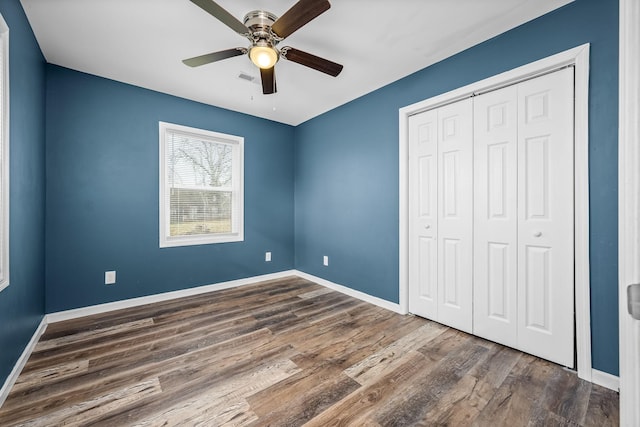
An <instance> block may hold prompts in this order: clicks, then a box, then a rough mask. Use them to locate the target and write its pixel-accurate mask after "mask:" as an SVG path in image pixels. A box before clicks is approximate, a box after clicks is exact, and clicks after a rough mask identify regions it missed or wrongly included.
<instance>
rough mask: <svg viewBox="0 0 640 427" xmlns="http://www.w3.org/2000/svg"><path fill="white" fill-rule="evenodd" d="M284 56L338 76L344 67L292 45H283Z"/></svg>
mask: <svg viewBox="0 0 640 427" xmlns="http://www.w3.org/2000/svg"><path fill="white" fill-rule="evenodd" d="M282 57H283V58H286V59H288V60H289V61H293V62H297V63H298V64H300V65H304V66H305V67H309V68H313V69H314V70H317V71H320V72H322V73H325V74H329V75H330V76H333V77H337V76H338V74H340V72H341V71H342V68H343V67H342V65H340V64H338V63H336V62H333V61H329V60H328V59H324V58H320V57H319V56H315V55H312V54H310V53H307V52H303V51H301V50H298V49H294V48H292V47H283V48H282Z"/></svg>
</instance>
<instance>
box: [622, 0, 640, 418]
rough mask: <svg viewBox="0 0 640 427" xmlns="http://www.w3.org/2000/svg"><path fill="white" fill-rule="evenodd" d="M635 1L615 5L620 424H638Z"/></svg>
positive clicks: (639, 106)
mask: <svg viewBox="0 0 640 427" xmlns="http://www.w3.org/2000/svg"><path fill="white" fill-rule="evenodd" d="M638 22H640V2H638V1H637V0H620V80H619V81H620V88H619V111H620V122H619V151H618V156H619V157H618V173H619V176H618V187H619V193H618V227H619V230H618V257H619V259H618V262H619V266H618V268H619V273H618V277H619V279H618V281H619V283H618V298H619V305H618V310H619V313H618V315H619V324H620V425H621V426H623V427H631V426H638V425H640V405H638V402H640V362H639V361H640V320H635V319H633V318H632V317H631V316H630V315H629V313H628V311H627V286H629V285H630V284H633V283H640V121H638V117H640V56H639V55H638V48H639V47H640V26H639V25H638Z"/></svg>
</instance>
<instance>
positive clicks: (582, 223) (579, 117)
mask: <svg viewBox="0 0 640 427" xmlns="http://www.w3.org/2000/svg"><path fill="white" fill-rule="evenodd" d="M568 66H573V67H574V70H575V129H574V135H575V153H574V156H575V170H574V178H575V181H574V182H575V184H574V185H575V188H574V197H575V214H574V227H575V235H574V243H575V307H576V352H577V365H578V376H579V377H580V378H582V379H584V380H587V381H591V380H592V366H591V312H590V282H589V157H588V155H589V153H588V149H589V136H588V135H589V123H588V100H589V44H588V43H587V44H584V45H581V46H578V47H575V48H573V49H569V50H567V51H564V52H561V53H558V54H556V55H553V56H550V57H547V58H544V59H541V60H539V61H536V62H532V63H530V64H527V65H523V66H521V67H518V68H515V69H513V70H510V71H506V72H504V73H501V74H498V75H496V76H493V77H489V78H487V79H484V80H481V81H479V82H476V83H472V84H470V85H467V86H464V87H461V88H459V89H456V90H453V91H451V92H448V93H445V94H442V95H438V96H435V97H433V98H430V99H427V100H424V101H421V102H418V103H415V104H412V105H409V106H406V107H403V108H401V109H400V110H399V124H400V126H399V147H398V148H399V171H400V175H399V184H400V188H399V190H400V200H399V201H400V204H399V214H400V215H399V219H400V221H399V223H400V224H399V225H400V227H399V238H400V242H399V243H400V247H399V249H400V250H399V267H400V268H399V286H400V288H399V292H400V301H399V303H400V310H401V312H402V313H408V307H409V299H408V294H409V281H408V271H409V260H408V219H409V217H408V200H409V193H408V180H409V176H408V159H409V155H408V121H409V117H410V116H412V115H414V114H418V113H421V112H423V111H426V110H430V109H433V108H437V107H440V106H443V105H447V104H450V103H453V102H456V101H459V100H461V99H464V98H469V97H472V96H474V95H477V94H480V93H484V92H488V91H491V90H495V89H499V88H502V87H506V86H509V85H512V84H515V83H519V82H521V81H525V80H528V79H531V78H535V77H537V76H540V75H543V74H547V73H550V72H553V71H556V70H559V69H561V68H564V67H568Z"/></svg>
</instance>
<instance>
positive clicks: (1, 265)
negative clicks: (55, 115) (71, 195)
mask: <svg viewBox="0 0 640 427" xmlns="http://www.w3.org/2000/svg"><path fill="white" fill-rule="evenodd" d="M0 49H1V52H0V56H1V62H2V69H1V70H0V73H2V75H1V76H0V85H2V87H1V90H2V99H0V103H1V104H0V109H1V111H0V120H2V123H1V126H0V129H1V131H0V156H1V157H0V162H2V167H1V169H2V173H0V215H2V218H1V219H0V291H2V290H3V289H5V288H6V287H7V286H9V266H10V264H9V199H10V197H9V189H10V187H9V165H10V162H9V27H8V26H7V23H6V22H5V20H4V18H3V17H2V15H0Z"/></svg>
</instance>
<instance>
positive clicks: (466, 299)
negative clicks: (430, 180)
mask: <svg viewBox="0 0 640 427" xmlns="http://www.w3.org/2000/svg"><path fill="white" fill-rule="evenodd" d="M437 112H438V321H439V322H441V323H444V324H445V325H449V326H452V327H454V328H457V329H460V330H462V331H465V332H469V333H471V331H472V329H473V298H472V295H473V246H472V244H473V120H472V117H473V101H472V99H471V98H469V99H466V100H463V101H459V102H456V103H454V104H450V105H446V106H444V107H440V108H438V110H437Z"/></svg>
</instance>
